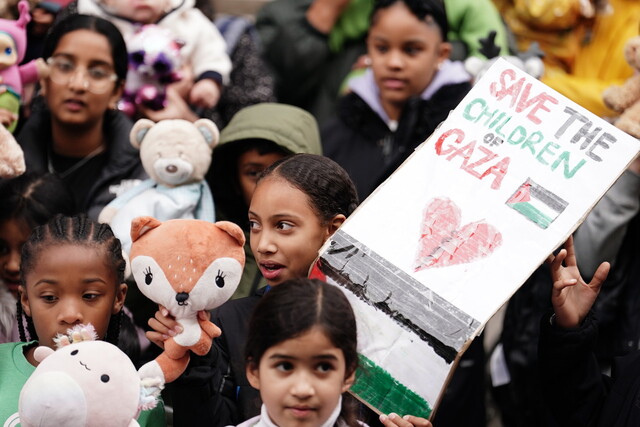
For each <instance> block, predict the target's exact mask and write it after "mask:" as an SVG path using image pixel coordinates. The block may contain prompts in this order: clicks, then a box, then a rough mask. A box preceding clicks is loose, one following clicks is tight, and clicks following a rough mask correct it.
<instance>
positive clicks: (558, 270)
mask: <svg viewBox="0 0 640 427" xmlns="http://www.w3.org/2000/svg"><path fill="white" fill-rule="evenodd" d="M547 262H549V263H550V264H551V277H552V279H553V290H552V291H551V303H552V305H553V310H554V312H555V315H556V319H555V321H556V324H557V325H558V326H560V327H561V328H566V329H569V328H576V327H578V326H580V324H581V323H582V321H583V320H584V318H585V317H586V316H587V313H589V310H590V309H591V307H592V306H593V303H594V302H595V300H596V298H597V296H598V293H599V292H600V287H601V286H602V282H604V281H605V279H606V278H607V275H608V274H609V269H610V265H609V263H608V262H603V263H602V264H600V266H599V267H598V269H597V270H596V273H595V274H594V276H593V279H592V280H591V282H590V283H586V282H585V281H584V280H583V279H582V276H581V275H580V271H579V270H578V265H577V263H576V255H575V251H574V247H573V237H569V239H568V240H567V241H566V243H565V245H564V249H562V250H561V251H560V252H559V253H558V255H556V256H555V257H554V256H553V255H550V256H549V258H548V259H547ZM563 263H564V265H563Z"/></svg>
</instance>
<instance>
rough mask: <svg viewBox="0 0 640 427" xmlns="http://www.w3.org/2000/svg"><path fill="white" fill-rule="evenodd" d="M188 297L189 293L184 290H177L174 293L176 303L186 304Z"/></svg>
mask: <svg viewBox="0 0 640 427" xmlns="http://www.w3.org/2000/svg"><path fill="white" fill-rule="evenodd" d="M188 299H189V294H188V293H186V292H178V293H177V294H176V301H178V305H186V304H187V302H186V301H187V300H188Z"/></svg>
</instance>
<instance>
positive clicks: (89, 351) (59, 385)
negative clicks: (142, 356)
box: [18, 324, 163, 427]
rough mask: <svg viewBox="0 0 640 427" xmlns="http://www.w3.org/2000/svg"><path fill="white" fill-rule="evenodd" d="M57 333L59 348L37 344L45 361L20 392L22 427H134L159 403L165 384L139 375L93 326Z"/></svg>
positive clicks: (118, 350) (40, 357) (36, 355)
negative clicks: (141, 417) (147, 411)
mask: <svg viewBox="0 0 640 427" xmlns="http://www.w3.org/2000/svg"><path fill="white" fill-rule="evenodd" d="M68 334H69V336H58V339H57V340H56V342H57V345H58V350H55V351H54V350H52V349H51V348H49V347H38V348H37V349H36V351H35V353H34V356H35V358H36V360H38V361H39V362H40V364H39V365H38V367H37V368H36V370H35V371H34V372H33V374H31V376H30V377H29V379H28V380H27V382H26V383H25V385H24V386H23V387H22V391H21V392H20V400H19V403H18V413H19V415H20V423H21V425H22V427H62V426H65V427H93V426H95V427H102V426H113V427H134V426H138V425H139V424H138V422H137V421H136V418H137V417H138V414H139V413H140V411H141V410H142V409H151V408H153V407H155V406H156V403H157V396H158V395H159V393H160V390H161V389H162V385H163V383H162V382H161V381H160V380H159V379H158V378H155V379H154V378H144V379H142V380H141V379H140V377H139V375H138V372H137V371H136V368H135V367H134V366H133V363H132V362H131V360H130V359H129V357H127V355H126V354H124V353H123V352H122V351H121V350H120V349H119V348H118V347H116V346H115V345H113V344H110V343H108V342H106V341H97V340H96V335H95V329H94V328H93V326H92V325H90V324H89V325H78V326H75V327H73V328H72V329H69V330H68Z"/></svg>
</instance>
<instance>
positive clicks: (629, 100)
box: [602, 36, 640, 138]
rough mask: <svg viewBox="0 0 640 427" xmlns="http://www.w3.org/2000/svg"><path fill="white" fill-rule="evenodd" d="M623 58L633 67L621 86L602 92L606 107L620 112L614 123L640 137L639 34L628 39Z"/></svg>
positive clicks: (611, 87)
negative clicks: (632, 72)
mask: <svg viewBox="0 0 640 427" xmlns="http://www.w3.org/2000/svg"><path fill="white" fill-rule="evenodd" d="M624 58H625V59H626V61H627V62H628V63H629V65H631V67H632V68H633V69H634V71H635V72H634V74H633V76H631V77H629V79H627V81H626V82H624V84H623V85H622V86H610V87H608V88H607V89H605V91H604V92H603V93H602V99H603V100H604V103H605V105H606V106H607V107H609V108H611V109H612V110H614V111H617V112H620V113H622V114H620V117H618V118H617V119H616V120H615V121H614V123H613V124H614V125H615V126H616V127H617V128H619V129H621V130H623V131H625V132H627V133H628V134H629V135H632V136H634V137H636V138H640V36H637V37H633V38H632V39H630V40H629V41H628V42H627V44H626V45H625V48H624Z"/></svg>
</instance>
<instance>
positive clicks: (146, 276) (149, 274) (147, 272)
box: [144, 267, 217, 285]
mask: <svg viewBox="0 0 640 427" xmlns="http://www.w3.org/2000/svg"><path fill="white" fill-rule="evenodd" d="M152 281H153V273H152V272H151V267H147V269H146V270H144V283H145V284H147V285H150V284H151V282H152ZM216 281H217V280H216Z"/></svg>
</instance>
